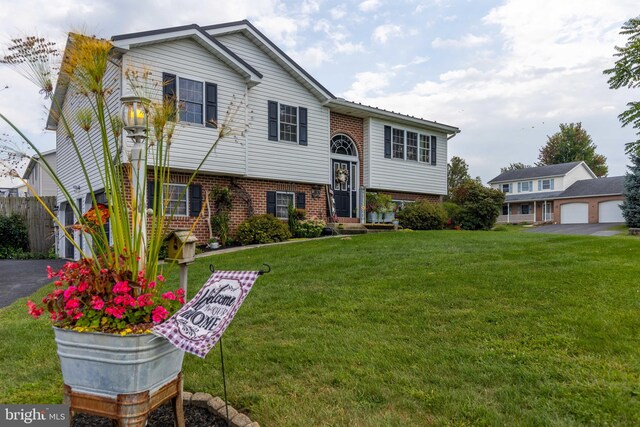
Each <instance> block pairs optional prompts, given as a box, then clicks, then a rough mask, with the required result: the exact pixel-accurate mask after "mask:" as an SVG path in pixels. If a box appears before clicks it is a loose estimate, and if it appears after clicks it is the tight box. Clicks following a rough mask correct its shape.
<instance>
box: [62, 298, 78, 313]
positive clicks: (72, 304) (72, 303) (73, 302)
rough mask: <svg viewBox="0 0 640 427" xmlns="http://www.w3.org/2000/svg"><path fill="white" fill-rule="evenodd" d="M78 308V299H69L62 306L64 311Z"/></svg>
mask: <svg viewBox="0 0 640 427" xmlns="http://www.w3.org/2000/svg"><path fill="white" fill-rule="evenodd" d="M78 307H80V300H79V299H78V298H71V299H70V300H69V301H67V303H66V304H65V305H64V309H65V310H73V309H74V308H78Z"/></svg>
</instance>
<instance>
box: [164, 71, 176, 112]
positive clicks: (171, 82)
mask: <svg viewBox="0 0 640 427" xmlns="http://www.w3.org/2000/svg"><path fill="white" fill-rule="evenodd" d="M176 93H178V91H177V81H176V75H175V74H169V73H162V97H163V99H164V100H165V101H166V102H173V105H176ZM169 119H170V120H175V119H176V117H175V114H173V115H172V117H170V118H169Z"/></svg>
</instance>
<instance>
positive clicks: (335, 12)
mask: <svg viewBox="0 0 640 427" xmlns="http://www.w3.org/2000/svg"><path fill="white" fill-rule="evenodd" d="M329 14H330V15H331V17H332V18H333V19H342V18H344V17H345V15H346V14H347V7H346V6H345V5H343V4H341V5H340V6H336V7H334V8H332V9H331V10H329Z"/></svg>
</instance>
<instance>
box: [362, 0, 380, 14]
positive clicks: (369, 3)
mask: <svg viewBox="0 0 640 427" xmlns="http://www.w3.org/2000/svg"><path fill="white" fill-rule="evenodd" d="M380 6H382V2H381V1H380V0H365V1H363V2H361V3H360V4H359V5H358V8H359V9H360V10H361V11H363V12H371V11H373V10H376V9H378V8H379V7H380Z"/></svg>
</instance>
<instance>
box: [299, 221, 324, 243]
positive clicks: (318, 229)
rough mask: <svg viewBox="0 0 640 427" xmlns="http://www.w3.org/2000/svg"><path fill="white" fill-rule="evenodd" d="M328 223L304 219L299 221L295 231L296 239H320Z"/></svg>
mask: <svg viewBox="0 0 640 427" xmlns="http://www.w3.org/2000/svg"><path fill="white" fill-rule="evenodd" d="M326 225H327V223H326V222H324V221H323V220H321V219H315V218H310V219H303V220H302V221H298V223H297V224H296V229H295V234H294V235H295V236H296V237H306V238H314V237H320V235H321V234H322V230H324V227H326Z"/></svg>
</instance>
